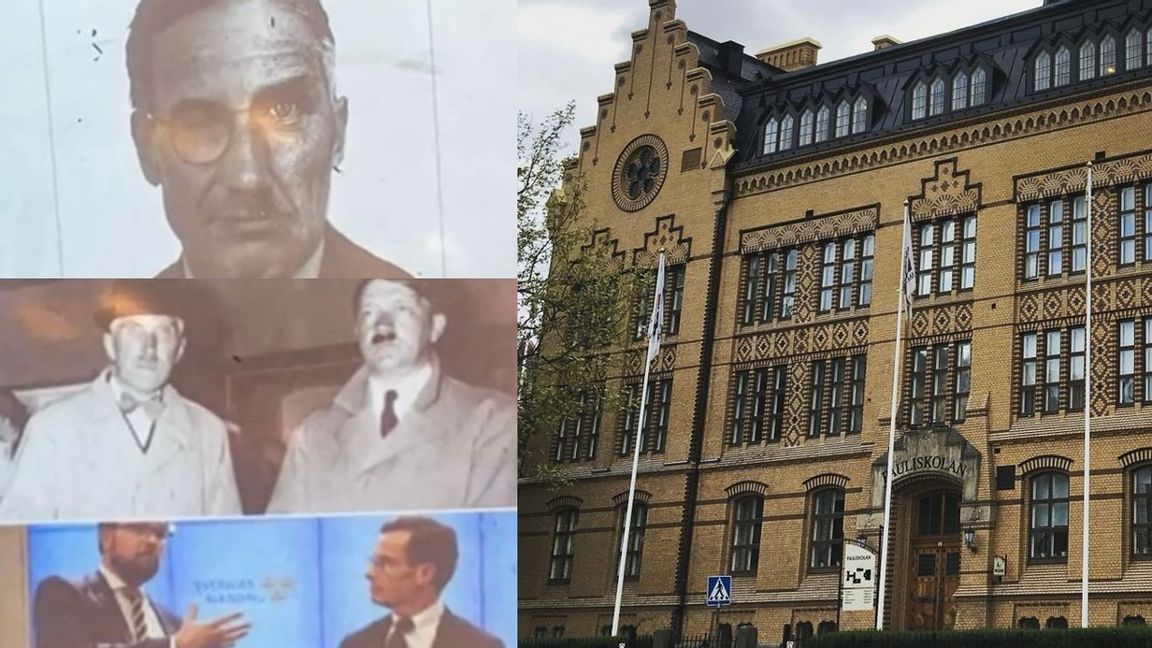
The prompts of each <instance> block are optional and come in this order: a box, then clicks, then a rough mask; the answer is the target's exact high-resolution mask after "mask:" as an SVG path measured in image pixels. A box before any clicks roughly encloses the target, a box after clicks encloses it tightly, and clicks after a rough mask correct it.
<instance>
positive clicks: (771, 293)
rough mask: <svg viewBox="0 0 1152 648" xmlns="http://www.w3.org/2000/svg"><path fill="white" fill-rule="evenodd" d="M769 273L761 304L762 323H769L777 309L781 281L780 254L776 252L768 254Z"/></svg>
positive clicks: (765, 279)
mask: <svg viewBox="0 0 1152 648" xmlns="http://www.w3.org/2000/svg"><path fill="white" fill-rule="evenodd" d="M767 258H768V273H767V275H766V276H765V278H764V294H763V297H764V298H763V300H762V301H761V303H760V321H762V322H767V321H768V320H770V319H772V309H774V308H776V291H777V290H779V289H778V288H777V287H776V282H777V280H779V279H780V253H779V252H776V251H775V250H773V251H771V252H769V253H768V257H767Z"/></svg>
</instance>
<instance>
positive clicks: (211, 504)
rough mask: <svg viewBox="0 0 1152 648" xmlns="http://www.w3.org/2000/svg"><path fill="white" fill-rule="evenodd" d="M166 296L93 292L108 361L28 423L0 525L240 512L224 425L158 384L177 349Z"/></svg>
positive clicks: (139, 284)
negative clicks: (98, 298) (98, 296)
mask: <svg viewBox="0 0 1152 648" xmlns="http://www.w3.org/2000/svg"><path fill="white" fill-rule="evenodd" d="M174 299H175V298H174V297H173V296H172V295H171V291H169V290H168V289H167V288H166V287H165V286H163V285H155V284H152V283H151V282H147V281H128V282H119V283H118V284H117V285H116V287H115V288H113V290H111V291H110V292H109V293H106V294H105V295H103V300H104V307H103V308H101V309H100V311H99V312H98V313H97V317H96V319H97V322H98V323H99V324H100V325H101V328H102V329H103V330H104V335H103V342H104V351H105V353H106V354H107V355H108V360H109V363H110V364H109V366H108V367H107V368H105V369H104V370H103V371H101V372H100V374H99V375H98V376H97V377H96V379H95V380H93V381H92V382H91V383H90V384H88V385H87V386H85V387H83V388H82V389H80V390H78V391H77V392H75V393H73V394H70V395H69V396H66V397H64V398H62V399H60V400H59V401H56V402H54V403H51V404H49V405H48V406H46V407H45V408H44V409H42V410H40V411H39V412H37V413H36V414H34V415H33V416H32V418H31V419H30V420H29V421H28V425H27V427H26V428H25V431H24V439H23V440H22V442H21V444H20V448H19V450H18V451H17V454H16V461H15V463H16V467H15V469H14V471H13V476H12V481H11V483H10V484H9V487H8V491H7V492H6V493H5V494H4V498H3V500H0V520H3V521H21V522H31V521H38V520H56V519H73V520H74V519H108V518H138V517H175V516H196V515H239V514H240V497H239V495H238V493H237V489H236V477H235V474H234V473H233V472H232V457H231V453H230V451H229V447H228V434H227V431H226V428H225V426H224V423H223V422H222V421H221V420H220V419H219V418H217V417H216V415H215V414H213V413H212V412H210V411H208V410H207V409H205V408H204V407H203V406H201V405H199V404H198V403H195V402H193V401H191V400H188V399H186V398H184V397H183V396H181V395H180V393H179V392H177V391H176V389H175V388H174V387H172V385H170V384H168V380H169V378H170V377H171V375H172V370H173V368H174V367H175V366H176V363H177V362H179V361H180V358H181V357H182V356H183V354H184V348H185V335H184V333H185V332H184V319H183V318H182V317H180V316H178V315H176V313H178V312H180V305H179V304H178V303H176V302H175V301H174Z"/></svg>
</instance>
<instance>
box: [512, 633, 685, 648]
mask: <svg viewBox="0 0 1152 648" xmlns="http://www.w3.org/2000/svg"><path fill="white" fill-rule="evenodd" d="M621 645H623V646H624V648H652V635H639V636H636V637H627V636H625V637H565V638H563V639H553V638H550V637H539V638H532V637H528V638H524V639H521V640H520V641H519V642H517V647H518V648H620V646H621ZM687 646H688V644H685V648H687ZM693 648H694V646H693Z"/></svg>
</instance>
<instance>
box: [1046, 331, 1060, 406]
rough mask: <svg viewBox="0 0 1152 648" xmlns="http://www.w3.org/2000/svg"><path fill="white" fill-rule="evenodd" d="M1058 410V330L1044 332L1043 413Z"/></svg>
mask: <svg viewBox="0 0 1152 648" xmlns="http://www.w3.org/2000/svg"><path fill="white" fill-rule="evenodd" d="M1058 411H1060V331H1046V332H1045V333H1044V413H1045V414H1053V413H1055V412H1058Z"/></svg>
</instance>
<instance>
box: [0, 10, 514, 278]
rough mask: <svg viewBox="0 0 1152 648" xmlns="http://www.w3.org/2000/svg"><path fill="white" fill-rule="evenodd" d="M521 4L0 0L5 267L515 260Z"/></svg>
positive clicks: (354, 265) (476, 267) (479, 270)
mask: <svg viewBox="0 0 1152 648" xmlns="http://www.w3.org/2000/svg"><path fill="white" fill-rule="evenodd" d="M515 9H516V4H515V2H513V1H512V0H485V1H484V2H471V1H468V0H406V1H404V2H370V3H364V2H359V1H357V0H41V1H38V2H34V1H32V0H18V1H17V2H15V3H13V4H8V5H6V7H5V18H4V20H3V21H0V94H3V96H4V97H5V98H6V99H5V101H4V102H2V104H3V105H0V120H3V122H4V123H5V124H6V126H7V129H6V131H7V132H6V135H5V137H4V138H3V140H2V141H0V178H3V190H2V191H0V276H3V277H20V278H40V277H43V278H49V277H76V278H83V277H159V278H203V279H221V278H247V279H255V278H332V279H340V278H343V279H357V278H369V277H380V278H404V277H409V276H422V277H491V276H511V275H512V271H511V270H512V260H513V258H514V255H513V244H514V243H513V239H512V237H511V236H510V225H509V222H510V218H511V216H510V213H511V202H512V195H513V191H512V189H513V182H514V180H513V178H512V177H511V174H510V173H507V172H506V169H508V168H511V159H510V158H511V155H512V149H511V146H510V143H511V136H512V128H513V123H512V118H511V115H512V105H511V102H512V100H513V99H512V97H513V96H514V84H515V74H513V73H510V72H509V70H511V71H514V70H515V58H514V57H515V53H514V49H513V47H514V41H513V36H514V35H515V25H516V21H515V14H514V12H515ZM479 36H482V37H479ZM488 70H492V72H488Z"/></svg>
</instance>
